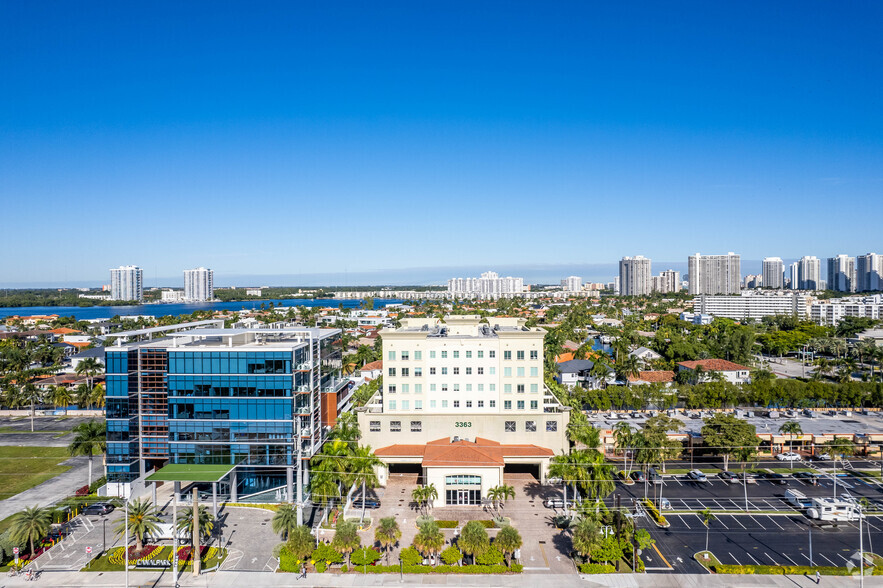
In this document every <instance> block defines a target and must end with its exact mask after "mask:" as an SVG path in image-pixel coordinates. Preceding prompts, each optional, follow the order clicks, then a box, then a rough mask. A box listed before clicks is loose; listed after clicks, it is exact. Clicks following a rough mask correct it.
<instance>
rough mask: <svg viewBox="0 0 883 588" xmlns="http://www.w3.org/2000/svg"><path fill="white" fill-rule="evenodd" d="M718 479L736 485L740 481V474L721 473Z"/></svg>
mask: <svg viewBox="0 0 883 588" xmlns="http://www.w3.org/2000/svg"><path fill="white" fill-rule="evenodd" d="M717 477H718V478H720V479H721V480H723V481H724V482H730V483H732V484H735V483H736V482H739V481H740V478H739V474H737V473H735V472H731V471H729V470H724V471H722V472H721V473H719V474H718V475H717Z"/></svg>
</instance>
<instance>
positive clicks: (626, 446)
mask: <svg viewBox="0 0 883 588" xmlns="http://www.w3.org/2000/svg"><path fill="white" fill-rule="evenodd" d="M613 438H614V440H615V441H616V446H617V448H618V449H619V450H620V451H622V455H623V457H624V458H625V477H626V478H628V477H629V473H630V470H629V451H630V450H632V451H633V448H632V445H634V442H635V431H634V430H633V429H632V426H631V425H630V424H628V423H626V422H624V421H620V422H618V423H616V426H615V427H613Z"/></svg>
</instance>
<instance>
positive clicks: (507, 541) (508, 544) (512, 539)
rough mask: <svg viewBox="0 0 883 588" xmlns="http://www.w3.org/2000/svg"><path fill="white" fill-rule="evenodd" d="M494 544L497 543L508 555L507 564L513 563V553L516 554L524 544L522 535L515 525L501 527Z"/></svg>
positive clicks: (504, 553)
mask: <svg viewBox="0 0 883 588" xmlns="http://www.w3.org/2000/svg"><path fill="white" fill-rule="evenodd" d="M494 545H496V546H497V547H498V548H499V550H500V551H502V552H503V555H505V556H506V565H507V566H508V565H511V563H512V554H514V553H515V551H517V550H518V549H519V548H520V547H521V545H522V541H521V535H520V534H519V533H518V531H517V530H516V529H515V527H513V526H511V525H506V526H505V527H503V528H502V529H500V532H499V533H497V536H496V538H494Z"/></svg>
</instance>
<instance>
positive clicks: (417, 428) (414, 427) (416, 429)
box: [411, 421, 423, 433]
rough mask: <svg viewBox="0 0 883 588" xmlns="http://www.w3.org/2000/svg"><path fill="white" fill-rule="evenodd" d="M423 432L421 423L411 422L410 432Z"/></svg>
mask: <svg viewBox="0 0 883 588" xmlns="http://www.w3.org/2000/svg"><path fill="white" fill-rule="evenodd" d="M421 431H423V421H411V432H412V433H420V432H421Z"/></svg>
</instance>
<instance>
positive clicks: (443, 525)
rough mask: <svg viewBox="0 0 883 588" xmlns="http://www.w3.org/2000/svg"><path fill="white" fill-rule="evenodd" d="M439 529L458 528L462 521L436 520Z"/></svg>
mask: <svg viewBox="0 0 883 588" xmlns="http://www.w3.org/2000/svg"><path fill="white" fill-rule="evenodd" d="M435 524H436V525H438V528H439V529H456V528H457V525H459V524H460V521H435Z"/></svg>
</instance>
